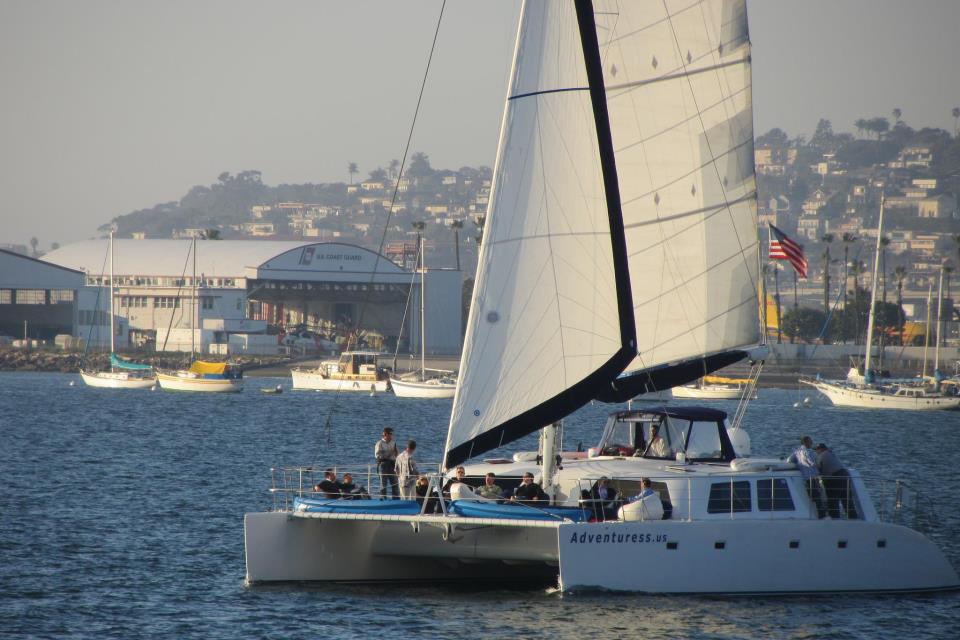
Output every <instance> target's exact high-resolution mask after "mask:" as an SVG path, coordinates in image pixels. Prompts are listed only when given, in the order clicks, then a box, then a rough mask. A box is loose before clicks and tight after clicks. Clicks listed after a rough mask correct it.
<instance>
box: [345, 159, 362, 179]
mask: <svg viewBox="0 0 960 640" xmlns="http://www.w3.org/2000/svg"><path fill="white" fill-rule="evenodd" d="M359 172H360V169H358V168H357V163H356V162H351V163H350V164H348V165H347V173H349V174H350V184H353V176H355V175H357V174H358V173H359Z"/></svg>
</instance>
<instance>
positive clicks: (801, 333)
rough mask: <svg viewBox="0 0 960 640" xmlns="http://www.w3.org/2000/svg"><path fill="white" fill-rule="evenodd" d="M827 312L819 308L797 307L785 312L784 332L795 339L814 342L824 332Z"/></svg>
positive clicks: (791, 339)
mask: <svg viewBox="0 0 960 640" xmlns="http://www.w3.org/2000/svg"><path fill="white" fill-rule="evenodd" d="M826 318H827V316H826V314H825V313H823V312H822V311H820V310H818V309H808V308H807V307H796V308H793V309H790V310H788V311H787V312H786V313H784V314H783V332H784V333H786V334H787V336H789V338H790V342H793V341H794V340H797V339H799V340H802V341H803V342H813V341H814V340H816V339H817V338H819V337H820V334H821V333H822V332H823V327H824V323H825V322H826Z"/></svg>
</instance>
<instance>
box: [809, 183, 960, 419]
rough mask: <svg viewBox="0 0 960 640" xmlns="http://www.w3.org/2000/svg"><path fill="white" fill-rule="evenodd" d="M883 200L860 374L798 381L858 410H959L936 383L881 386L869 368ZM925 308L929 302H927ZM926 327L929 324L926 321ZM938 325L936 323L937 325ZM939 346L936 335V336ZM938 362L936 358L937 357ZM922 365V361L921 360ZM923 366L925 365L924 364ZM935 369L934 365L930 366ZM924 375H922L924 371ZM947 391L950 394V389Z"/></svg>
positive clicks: (954, 399) (837, 403)
mask: <svg viewBox="0 0 960 640" xmlns="http://www.w3.org/2000/svg"><path fill="white" fill-rule="evenodd" d="M883 208H884V199H883V196H881V198H880V216H879V220H878V222H877V249H876V253H875V255H874V263H873V286H872V289H871V294H870V314H869V319H868V322H867V339H866V341H865V342H866V355H865V357H864V361H863V374H862V376H861V375H858V372H857V371H856V370H851V371H850V373H849V374H848V375H847V379H846V380H823V379H820V378H819V377H817V378H813V379H809V378H800V382H801V383H803V384H807V385H810V386H811V387H813V388H814V389H816V390H817V391H819V392H820V393H821V394H823V395H824V396H825V397H826V398H827V399H828V400H829V401H830V402H831V403H832V404H833V405H835V406H838V407H851V408H858V409H901V410H907V411H942V410H950V409H960V396H958V395H947V394H944V393H943V392H941V390H940V388H939V381H936V380H930V381H929V382H932V384H928V381H926V380H924V381H923V382H922V383H921V384H902V383H886V384H885V383H883V382H882V381H880V380H878V378H877V374H876V372H875V371H873V370H872V369H871V366H870V365H871V363H872V359H873V333H874V325H875V321H876V306H877V281H878V279H879V278H878V277H877V276H878V273H879V264H880V247H881V239H882V238H883ZM927 306H928V308H929V303H928V305H927ZM927 324H928V325H929V319H928V322H927ZM938 325H939V322H938ZM937 342H938V343H939V335H938V336H937ZM938 361H939V358H938ZM924 362H926V358H924ZM924 367H926V364H924ZM934 368H935V369H936V365H935V367H934ZM924 373H926V372H924ZM951 391H954V390H953V389H951Z"/></svg>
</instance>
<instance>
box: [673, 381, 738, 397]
mask: <svg viewBox="0 0 960 640" xmlns="http://www.w3.org/2000/svg"><path fill="white" fill-rule="evenodd" d="M671 391H673V397H674V398H692V399H696V400H739V399H740V397H741V396H742V395H743V388H742V387H734V386H730V385H723V384H716V385H715V384H706V385H703V386H702V387H698V386H680V387H674V388H673V389H672V390H671ZM756 397H757V392H756V391H754V392H753V396H751V399H756Z"/></svg>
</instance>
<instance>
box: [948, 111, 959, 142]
mask: <svg viewBox="0 0 960 640" xmlns="http://www.w3.org/2000/svg"><path fill="white" fill-rule="evenodd" d="M950 113H951V115H953V135H954V137H956V136H957V135H958V131H960V107H954V108H953V110H952V111H951V112H950Z"/></svg>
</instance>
